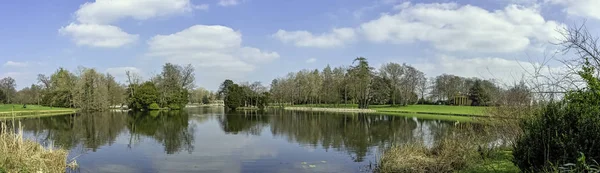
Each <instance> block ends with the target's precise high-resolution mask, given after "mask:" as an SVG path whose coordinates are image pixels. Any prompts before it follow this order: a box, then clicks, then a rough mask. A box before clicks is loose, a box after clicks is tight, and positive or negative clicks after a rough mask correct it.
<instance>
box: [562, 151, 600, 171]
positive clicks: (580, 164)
mask: <svg viewBox="0 0 600 173" xmlns="http://www.w3.org/2000/svg"><path fill="white" fill-rule="evenodd" d="M591 162H592V163H588V159H586V157H585V154H583V153H580V156H579V158H577V162H576V163H567V164H564V165H562V166H560V167H558V168H557V169H555V170H554V172H565V173H575V172H587V173H598V172H600V167H598V162H596V161H595V160H592V161H591Z"/></svg>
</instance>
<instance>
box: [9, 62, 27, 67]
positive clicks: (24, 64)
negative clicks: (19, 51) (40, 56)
mask: <svg viewBox="0 0 600 173" xmlns="http://www.w3.org/2000/svg"><path fill="white" fill-rule="evenodd" d="M29 64H30V63H29V62H16V61H6V63H4V67H27V66H29Z"/></svg>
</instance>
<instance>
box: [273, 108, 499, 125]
mask: <svg viewBox="0 0 600 173" xmlns="http://www.w3.org/2000/svg"><path fill="white" fill-rule="evenodd" d="M283 109H284V110H293V111H312V112H339V113H368V114H382V115H391V116H404V117H416V118H420V119H430V120H444V121H459V122H473V121H475V119H477V118H490V117H489V116H485V115H470V114H455V113H437V112H413V111H401V110H378V109H377V108H375V109H373V108H371V109H358V108H323V107H302V106H293V107H283Z"/></svg>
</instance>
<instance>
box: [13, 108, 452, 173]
mask: <svg viewBox="0 0 600 173" xmlns="http://www.w3.org/2000/svg"><path fill="white" fill-rule="evenodd" d="M21 123H22V125H23V127H22V128H23V130H24V134H25V135H26V137H28V138H31V139H35V140H36V141H38V142H40V143H41V144H43V145H46V146H48V145H53V146H59V147H63V148H65V149H68V150H70V154H69V157H68V158H75V159H76V160H77V163H78V164H79V168H78V169H77V170H74V171H73V172H228V173H235V172H259V173H268V172H371V171H372V168H373V167H374V166H375V164H376V163H377V158H378V156H379V155H381V150H383V149H384V148H385V147H388V146H390V145H395V144H402V143H407V142H422V143H423V145H432V144H433V142H434V141H436V140H438V139H440V138H443V136H444V135H445V134H448V133H450V132H451V131H452V129H453V128H454V127H455V126H454V122H445V121H435V120H419V119H416V118H411V117H402V116H385V115H374V114H352V113H323V112H294V111H283V110H269V111H268V112H266V113H257V112H256V111H238V112H235V113H231V112H225V111H224V110H223V108H209V107H207V108H189V109H185V110H182V111H170V112H150V113H122V112H106V113H92V114H76V115H75V114H74V115H65V116H54V117H45V118H32V119H24V120H21Z"/></svg>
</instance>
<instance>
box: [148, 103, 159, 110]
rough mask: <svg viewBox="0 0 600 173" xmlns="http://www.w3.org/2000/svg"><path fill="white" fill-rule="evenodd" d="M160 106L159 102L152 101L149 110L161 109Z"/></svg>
mask: <svg viewBox="0 0 600 173" xmlns="http://www.w3.org/2000/svg"><path fill="white" fill-rule="evenodd" d="M159 109H160V106H158V104H157V103H152V104H150V105H149V106H148V110H159Z"/></svg>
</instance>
